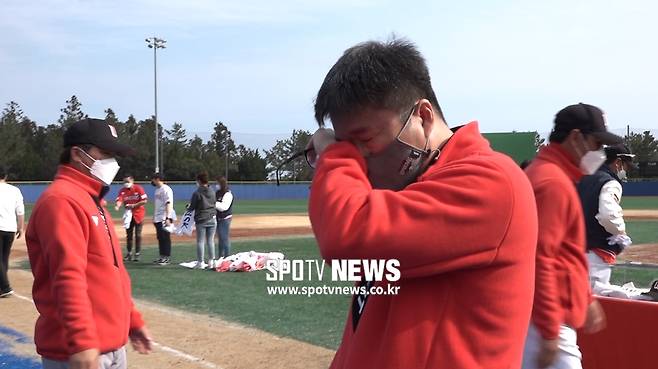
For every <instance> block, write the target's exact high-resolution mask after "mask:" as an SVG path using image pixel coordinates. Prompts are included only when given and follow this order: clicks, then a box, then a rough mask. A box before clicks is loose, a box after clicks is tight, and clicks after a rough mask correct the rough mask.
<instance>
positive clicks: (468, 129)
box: [418, 121, 491, 180]
mask: <svg viewBox="0 0 658 369" xmlns="http://www.w3.org/2000/svg"><path fill="white" fill-rule="evenodd" d="M452 131H453V132H454V134H453V135H452V137H450V138H449V139H448V142H446V143H445V144H444V145H443V149H441V153H440V154H439V157H438V158H437V160H436V162H435V163H434V164H432V165H430V167H429V168H428V169H427V171H425V173H423V174H422V175H421V176H420V177H419V178H418V180H422V179H423V178H424V177H425V176H426V175H428V174H430V173H432V172H433V171H435V170H438V169H439V168H441V167H443V166H444V165H446V164H447V163H450V162H452V161H455V160H459V159H462V158H465V157H468V156H469V155H471V154H473V153H475V152H483V151H491V148H490V147H489V142H488V141H487V140H486V139H485V138H484V137H482V134H480V128H479V127H478V122H477V121H473V122H470V123H468V124H465V125H463V126H460V127H456V128H453V129H452Z"/></svg>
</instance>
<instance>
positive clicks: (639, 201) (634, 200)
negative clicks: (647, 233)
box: [621, 196, 658, 210]
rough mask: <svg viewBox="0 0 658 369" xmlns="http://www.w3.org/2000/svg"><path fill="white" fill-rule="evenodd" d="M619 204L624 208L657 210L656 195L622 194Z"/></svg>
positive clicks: (657, 197) (657, 198) (657, 201)
mask: <svg viewBox="0 0 658 369" xmlns="http://www.w3.org/2000/svg"><path fill="white" fill-rule="evenodd" d="M621 206H622V208H624V209H641V210H650V209H656V210H658V196H624V197H622V199H621Z"/></svg>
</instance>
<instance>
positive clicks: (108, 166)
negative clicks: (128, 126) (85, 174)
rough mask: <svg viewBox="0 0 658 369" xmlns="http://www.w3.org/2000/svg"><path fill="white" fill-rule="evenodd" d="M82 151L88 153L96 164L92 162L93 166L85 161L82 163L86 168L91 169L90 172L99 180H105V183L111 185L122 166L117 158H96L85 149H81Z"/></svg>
mask: <svg viewBox="0 0 658 369" xmlns="http://www.w3.org/2000/svg"><path fill="white" fill-rule="evenodd" d="M80 151H82V152H83V153H84V154H85V155H87V157H88V158H89V159H91V160H93V161H94V164H92V165H91V167H88V166H87V165H85V163H82V165H84V166H85V168H87V169H89V173H90V174H91V175H92V176H94V177H96V178H97V179H98V180H99V181H101V182H103V184H105V185H106V186H109V185H111V184H112V181H113V180H114V177H115V176H116V175H117V173H118V172H119V168H120V166H119V163H117V161H116V159H114V158H108V159H101V160H96V159H94V158H93V157H92V156H91V155H89V154H87V153H86V152H85V151H84V150H82V149H80Z"/></svg>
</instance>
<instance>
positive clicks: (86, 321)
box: [39, 198, 99, 353]
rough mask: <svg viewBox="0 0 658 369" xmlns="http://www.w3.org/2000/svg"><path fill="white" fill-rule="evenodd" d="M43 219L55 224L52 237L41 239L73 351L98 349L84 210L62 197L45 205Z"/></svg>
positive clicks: (41, 212) (56, 302)
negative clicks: (89, 276)
mask: <svg viewBox="0 0 658 369" xmlns="http://www.w3.org/2000/svg"><path fill="white" fill-rule="evenodd" d="M39 218H40V220H39V223H40V224H52V225H53V226H52V227H49V228H48V232H49V235H48V237H42V238H41V243H42V250H43V257H44V261H45V262H46V265H47V266H48V275H49V277H50V279H51V281H52V294H53V297H54V299H55V304H56V305H57V312H58V315H59V318H60V320H61V323H62V326H63V327H64V330H65V332H66V340H67V344H68V347H69V352H71V353H77V352H80V351H84V350H87V349H91V348H98V347H99V340H98V335H97V332H96V323H95V321H94V318H93V316H92V307H91V302H90V301H89V297H88V295H87V277H86V273H85V271H86V268H87V241H88V236H89V235H88V234H87V233H86V230H87V229H89V224H88V222H89V221H88V220H87V217H86V216H85V214H84V212H83V211H82V210H80V209H77V208H76V207H74V206H73V205H72V204H71V203H70V202H68V201H67V200H65V199H58V198H51V199H47V201H45V202H44V204H43V205H42V208H41V210H40V212H39Z"/></svg>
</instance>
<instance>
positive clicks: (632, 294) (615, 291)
mask: <svg viewBox="0 0 658 369" xmlns="http://www.w3.org/2000/svg"><path fill="white" fill-rule="evenodd" d="M648 291H649V289H648V288H636V287H635V284H633V282H628V283H626V284H624V285H623V286H617V285H614V284H610V283H601V282H598V281H597V282H594V285H593V286H592V293H593V294H595V295H598V296H606V297H616V298H620V299H632V300H650V298H648V297H647V296H642V295H641V293H643V292H648Z"/></svg>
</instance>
